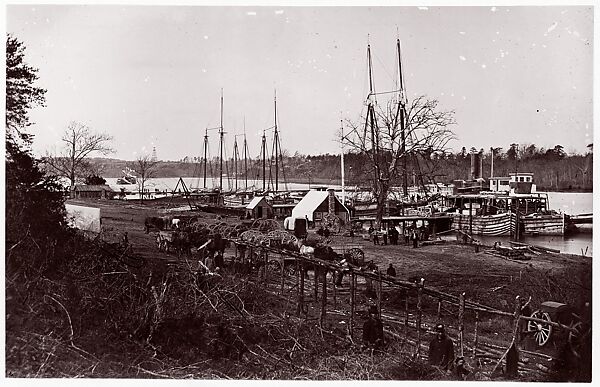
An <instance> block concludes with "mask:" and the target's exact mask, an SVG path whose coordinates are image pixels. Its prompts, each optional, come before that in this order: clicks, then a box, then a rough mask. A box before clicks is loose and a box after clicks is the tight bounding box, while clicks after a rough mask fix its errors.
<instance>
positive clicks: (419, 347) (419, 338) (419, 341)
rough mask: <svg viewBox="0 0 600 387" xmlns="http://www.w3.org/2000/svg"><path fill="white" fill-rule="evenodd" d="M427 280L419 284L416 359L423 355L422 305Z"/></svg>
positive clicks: (422, 280) (423, 279)
mask: <svg viewBox="0 0 600 387" xmlns="http://www.w3.org/2000/svg"><path fill="white" fill-rule="evenodd" d="M424 283H425V278H421V281H420V282H419V283H418V284H417V350H416V352H415V358H417V359H418V358H419V356H420V353H421V317H422V314H423V305H422V304H421V301H422V298H423V287H424Z"/></svg>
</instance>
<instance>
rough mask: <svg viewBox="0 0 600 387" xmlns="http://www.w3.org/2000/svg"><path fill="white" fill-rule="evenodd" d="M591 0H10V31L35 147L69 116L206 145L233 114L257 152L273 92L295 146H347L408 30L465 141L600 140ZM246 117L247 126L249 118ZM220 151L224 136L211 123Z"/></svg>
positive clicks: (128, 154)
mask: <svg viewBox="0 0 600 387" xmlns="http://www.w3.org/2000/svg"><path fill="white" fill-rule="evenodd" d="M593 16H594V12H593V8H592V7H591V6H530V7H516V6H507V7H505V6H478V7H425V6H402V7H400V6H397V7H383V6H373V7H366V6H360V7H356V6H355V7H342V6H329V7H310V6H302V7H290V6H284V7H268V6H229V7H221V6H157V5H154V6H140V5H111V6H108V5H32V4H21V5H10V6H7V8H6V27H7V32H8V33H11V34H13V35H14V36H15V37H16V38H18V39H19V40H20V41H22V42H24V44H25V46H26V47H27V49H26V60H27V61H28V63H29V64H31V65H32V66H34V67H37V68H39V73H38V75H39V77H40V79H39V81H38V85H39V86H40V87H43V88H45V89H47V93H46V106H45V107H39V108H35V109H34V110H32V112H31V120H32V121H33V122H34V123H35V124H34V125H33V126H32V127H31V132H32V133H33V134H35V136H36V137H35V141H34V145H33V150H34V153H36V154H38V155H41V154H44V153H45V152H47V151H53V150H56V149H58V148H59V147H60V146H61V143H60V138H61V135H62V133H63V131H64V130H65V128H66V127H67V125H68V124H69V122H71V121H78V122H81V123H84V124H86V125H88V126H90V127H91V128H93V129H94V130H96V131H101V132H105V133H108V134H110V135H112V136H113V137H114V143H113V147H114V148H115V150H116V152H115V153H114V154H113V155H111V157H115V158H120V159H127V160H132V159H135V158H136V157H137V156H138V155H141V154H144V153H149V152H151V151H152V148H153V147H156V152H157V155H158V158H159V159H162V160H179V159H181V158H183V157H184V156H202V153H203V137H204V134H205V129H206V128H213V127H217V126H219V124H220V123H219V121H220V98H221V89H222V90H223V100H224V104H223V127H224V130H225V132H226V134H225V143H226V149H227V150H226V154H227V155H228V156H231V155H232V149H233V141H234V136H235V135H238V137H237V139H238V142H239V143H240V144H241V142H242V137H241V136H240V135H242V134H243V133H244V130H245V133H246V136H247V139H248V146H249V151H250V154H251V155H252V156H253V157H256V155H258V154H259V152H260V138H261V135H262V133H263V130H267V131H266V133H267V136H268V137H269V140H268V141H271V140H270V138H271V137H272V130H271V129H269V128H271V127H272V126H273V125H274V95H275V92H276V96H277V117H278V120H277V121H278V128H279V130H280V137H281V145H282V147H283V148H284V149H286V150H288V152H290V153H291V154H293V153H295V152H299V153H302V154H312V155H314V154H321V153H332V154H337V153H339V152H340V144H339V141H338V135H339V129H340V125H341V120H342V119H343V120H346V119H349V120H351V121H359V118H360V115H361V112H362V111H363V110H364V102H365V99H366V96H367V93H368V78H367V59H366V48H367V44H368V43H370V45H371V50H372V54H373V74H374V81H375V85H376V90H377V91H378V92H381V91H386V90H394V89H395V88H396V86H395V85H396V81H397V66H398V64H397V59H396V58H397V56H396V55H397V54H396V38H399V39H400V40H401V45H402V67H403V73H404V78H405V81H406V91H407V95H408V98H409V99H410V98H414V97H416V96H419V95H426V96H427V97H428V98H431V99H437V100H439V102H440V108H441V109H443V110H453V111H454V112H455V119H456V121H457V124H456V125H455V126H453V128H452V130H453V131H454V133H455V135H456V137H457V139H456V140H454V141H452V142H451V143H450V144H449V145H450V147H451V148H452V150H453V151H459V150H460V149H461V148H462V147H463V146H465V147H466V148H467V149H470V148H471V147H475V148H477V149H479V148H484V149H489V148H490V147H491V146H494V147H503V148H504V149H505V150H506V149H507V148H508V146H509V144H511V143H515V142H516V143H520V144H531V143H534V144H536V145H537V146H538V147H545V148H548V147H554V146H555V145H557V144H560V145H562V146H563V147H564V148H565V150H566V151H568V152H569V153H573V152H577V153H584V152H585V151H586V150H587V149H586V146H587V145H588V144H590V143H592V142H593V125H594V122H593V104H592V97H593V46H594V39H593V38H594V36H593V35H594V33H593V27H594V21H593ZM244 128H245V129H244ZM209 138H210V145H209V154H210V155H211V156H216V155H218V136H217V134H216V132H215V131H209Z"/></svg>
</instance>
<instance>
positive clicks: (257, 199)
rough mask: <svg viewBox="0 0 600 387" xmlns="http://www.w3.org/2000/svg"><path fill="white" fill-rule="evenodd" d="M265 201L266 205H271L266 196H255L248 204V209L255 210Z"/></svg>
mask: <svg viewBox="0 0 600 387" xmlns="http://www.w3.org/2000/svg"><path fill="white" fill-rule="evenodd" d="M263 201H264V203H265V204H266V205H269V203H268V202H267V201H266V200H265V197H264V196H255V197H253V198H252V200H250V203H248V205H247V206H246V209H247V210H253V209H255V208H256V207H257V206H258V205H259V204H260V203H261V202H263Z"/></svg>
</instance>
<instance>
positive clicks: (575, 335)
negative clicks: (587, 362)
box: [568, 321, 589, 358]
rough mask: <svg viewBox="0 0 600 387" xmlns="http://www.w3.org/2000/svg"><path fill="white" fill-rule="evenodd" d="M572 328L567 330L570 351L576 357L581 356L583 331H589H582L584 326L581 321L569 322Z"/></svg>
mask: <svg viewBox="0 0 600 387" xmlns="http://www.w3.org/2000/svg"><path fill="white" fill-rule="evenodd" d="M571 328H572V330H571V331H569V339H568V340H569V344H570V347H571V351H572V352H573V354H574V355H575V356H576V357H577V358H580V357H581V350H582V346H583V345H584V343H583V341H584V340H582V337H583V335H584V333H586V334H587V333H589V331H584V329H585V328H584V326H583V323H582V322H581V321H577V322H573V323H571Z"/></svg>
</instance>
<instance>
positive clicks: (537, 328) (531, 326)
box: [527, 310, 552, 347]
mask: <svg viewBox="0 0 600 387" xmlns="http://www.w3.org/2000/svg"><path fill="white" fill-rule="evenodd" d="M531 317H533V318H539V319H541V320H546V321H552V319H551V318H550V315H549V314H548V313H547V312H542V311H540V310H536V311H535V312H533V313H532V314H531ZM527 331H528V332H532V333H533V338H534V339H535V342H536V343H537V345H538V346H540V347H543V346H544V345H546V344H547V343H548V341H549V340H550V335H551V334H552V325H550V324H544V323H541V322H537V321H527Z"/></svg>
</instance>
